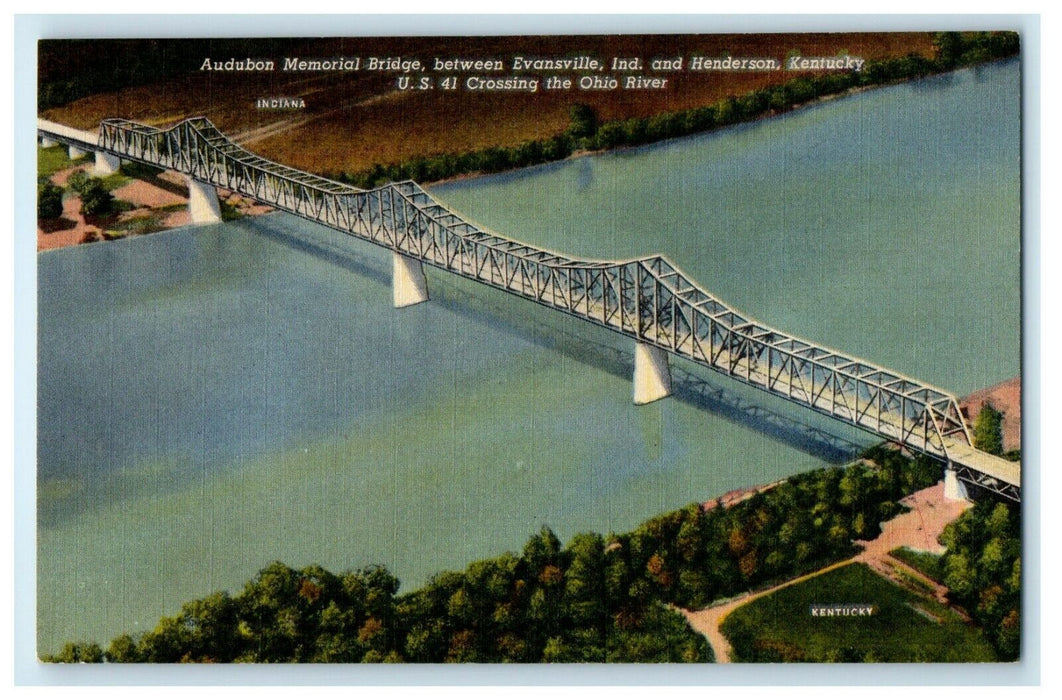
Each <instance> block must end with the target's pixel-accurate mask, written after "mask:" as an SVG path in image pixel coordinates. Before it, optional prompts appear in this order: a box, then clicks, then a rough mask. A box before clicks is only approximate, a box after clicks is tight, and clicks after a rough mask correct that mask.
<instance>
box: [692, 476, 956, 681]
mask: <svg viewBox="0 0 1062 700" xmlns="http://www.w3.org/2000/svg"><path fill="white" fill-rule="evenodd" d="M900 502H901V503H902V504H904V505H905V506H907V507H908V508H910V510H909V511H907V512H906V513H901V514H900V515H898V516H896V517H895V518H893V519H892V520H890V521H888V522H886V523H884V524H883V525H882V528H881V529H882V531H881V534H880V535H878V536H877V537H876V538H874V539H873V540H870V541H869V542H857V544H860V545H862V546H863V548H864V549H863V551H862V552H860V553H859V554H857V555H856V556H854V557H852V558H851V559H845V560H844V561H839V562H837V563H835V564H831V565H829V566H827V567H825V568H822V569H819V570H818V571H813V572H812V573H810V574H806V575H804V576H800V577H798V578H795V579H792V580H790V581H786V582H785V583H782V584H779V585H777V586H774V587H772V588H767V589H764V590H762V591H755V592H749V593H745V594H743V595H740V596H738V597H736V598H731V599H729V600H726V601H722V602H720V603H717V604H715V605H711V606H709V607H707V608H704V609H703V610H697V611H693V610H682V609H680V610H679V611H680V612H681V613H682V614H683V615H685V617H686V619H687V620H688V621H689V623H690V626H691V627H693V629H695V630H697V631H698V632H700V633H701V634H703V635H704V636H705V637H707V639H708V643H709V644H710V645H711V647H712V653H713V654H714V655H715V661H716V663H721V664H725V663H730V652H731V649H730V643H729V642H728V641H727V639H726V637H725V636H724V635H723V633H722V631H720V629H719V627H720V625H722V623H723V620H724V619H726V616H727V615H729V614H730V613H731V612H732V611H734V610H736V609H737V608H739V607H741V606H742V605H745V604H746V603H751V602H752V601H754V600H756V599H757V598H762V597H763V596H766V595H770V594H771V593H774V592H775V591H779V590H781V589H783V588H787V587H789V586H794V585H796V584H798V583H802V582H804V581H807V580H808V579H811V578H815V577H816V576H821V575H822V574H824V573H826V572H828V571H833V570H834V569H839V568H841V567H842V566H848V565H849V564H854V563H861V564H866V565H867V566H869V567H870V568H872V569H873V570H874V571H876V572H878V573H879V574H881V575H882V576H886V577H888V578H891V579H896V578H897V577H898V572H900V571H902V572H904V573H906V574H908V575H911V576H914V577H915V578H917V579H919V580H920V581H923V582H924V583H926V584H927V585H928V586H931V587H932V588H933V592H934V594H935V596H936V598H937V599H938V600H940V601H943V600H944V596H945V594H946V593H947V590H946V589H945V588H944V587H943V586H941V585H940V584H938V583H936V582H935V581H932V580H931V579H928V578H926V577H925V576H923V575H922V574H920V573H919V572H917V571H915V570H914V569H912V568H911V567H909V566H907V565H906V564H904V563H903V562H901V561H899V560H897V559H895V558H893V557H891V556H889V552H890V551H891V550H893V549H896V548H897V547H909V548H911V549H914V550H917V551H923V552H932V553H934V554H940V553H942V552H943V551H944V548H943V547H942V546H941V545H940V543H939V542H938V541H937V540H938V539H939V538H940V535H941V533H942V532H944V527H945V526H946V525H947V524H948V523H950V522H951V521H952V520H954V519H955V518H957V517H959V515H961V514H962V512H963V511H965V510H966V509H967V508H970V507H971V504H970V503H967V502H965V501H957V502H956V501H945V500H944V484H943V482H941V483H939V484H936V485H935V486H930V487H929V488H927V489H923V490H921V491H917V492H915V493H913V494H911V495H910V496H908V497H907V498H905V499H903V500H902V501H900Z"/></svg>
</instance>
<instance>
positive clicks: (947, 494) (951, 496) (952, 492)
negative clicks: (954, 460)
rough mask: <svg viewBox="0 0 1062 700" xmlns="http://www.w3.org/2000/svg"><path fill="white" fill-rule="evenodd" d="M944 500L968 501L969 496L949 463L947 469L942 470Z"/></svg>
mask: <svg viewBox="0 0 1062 700" xmlns="http://www.w3.org/2000/svg"><path fill="white" fill-rule="evenodd" d="M944 500H945V501H968V500H970V495H969V494H968V493H967V492H966V484H964V483H963V482H961V481H959V472H958V471H957V470H956V469H955V468H954V467H953V466H952V465H951V464H950V463H949V464H948V468H947V469H945V470H944Z"/></svg>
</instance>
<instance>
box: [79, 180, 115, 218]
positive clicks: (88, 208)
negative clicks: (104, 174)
mask: <svg viewBox="0 0 1062 700" xmlns="http://www.w3.org/2000/svg"><path fill="white" fill-rule="evenodd" d="M113 210H114V196H113V195H111V193H110V192H108V191H107V188H106V187H104V185H103V182H102V181H101V180H100V179H99V178H91V179H90V180H89V183H88V184H87V185H86V186H85V190H84V193H83V194H82V195H81V213H82V214H84V215H85V216H100V215H103V214H110V213H111V212H112V211H113Z"/></svg>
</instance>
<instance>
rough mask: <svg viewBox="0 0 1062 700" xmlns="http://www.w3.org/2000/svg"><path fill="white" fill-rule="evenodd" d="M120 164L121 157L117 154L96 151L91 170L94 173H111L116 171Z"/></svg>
mask: <svg viewBox="0 0 1062 700" xmlns="http://www.w3.org/2000/svg"><path fill="white" fill-rule="evenodd" d="M121 165H122V159H121V158H119V157H118V156H112V155H111V154H110V153H105V152H103V151H96V166H95V167H94V168H93V169H92V172H93V173H94V174H96V175H111V174H113V173H116V172H118V168H120V167H121Z"/></svg>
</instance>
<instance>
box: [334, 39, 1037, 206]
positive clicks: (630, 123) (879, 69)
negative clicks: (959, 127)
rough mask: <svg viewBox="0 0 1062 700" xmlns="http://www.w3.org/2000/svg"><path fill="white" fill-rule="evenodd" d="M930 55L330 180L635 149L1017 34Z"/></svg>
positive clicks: (905, 76) (428, 177)
mask: <svg viewBox="0 0 1062 700" xmlns="http://www.w3.org/2000/svg"><path fill="white" fill-rule="evenodd" d="M934 45H935V48H936V55H935V56H934V57H933V58H926V57H925V56H922V55H921V54H917V53H911V54H908V55H907V56H901V57H897V58H888V59H881V60H871V61H867V62H866V64H865V65H864V67H863V70H861V71H860V72H858V73H857V72H854V71H850V72H836V73H824V74H821V75H814V76H801V77H798V78H793V79H792V80H789V81H787V82H785V83H781V84H778V85H773V86H769V87H764V88H761V89H759V90H756V91H753V92H750V93H747V94H745V95H742V96H739V97H734V96H730V97H727V98H726V99H724V100H720V101H719V102H716V103H715V104H713V105H706V106H703V107H695V108H692V109H686V110H681V111H676V112H665V113H661V114H655V115H653V116H650V117H643V118H632V119H623V120H616V121H608V122H604V123H600V124H599V123H598V120H597V118H596V115H595V114H594V112H593V109H592V108H591V107H589V106H588V105H584V104H576V105H573V106H572V107H571V108H570V110H569V127H568V129H567V130H566V131H565V132H563V133H561V134H556V135H554V136H551V137H549V138H544V139H534V140H528V141H524V142H523V143H520V144H517V145H515V146H508V147H506V146H491V147H489V148H485V149H479V150H472V151H465V152H463V153H440V154H435V155H427V156H418V157H416V158H411V159H409V160H406V161H402V162H399V163H391V164H388V165H383V164H380V163H376V164H374V165H373V166H372V167H370V168H368V169H366V170H362V171H360V172H356V173H339V174H337V175H333V177H335V179H338V180H340V181H341V182H345V183H348V184H351V185H354V186H355V187H360V188H363V189H371V188H373V187H378V186H380V185H384V184H386V183H389V182H399V181H402V180H415V181H417V182H432V181H437V180H444V179H447V178H451V177H455V176H458V175H467V174H472V173H483V174H489V173H496V172H501V171H503V170H511V169H514V168H524V167H528V166H531V165H539V164H542V163H548V162H552V161H556V160H563V159H565V158H567V157H568V156H570V155H571V154H572V153H575V152H576V151H595V150H607V149H612V148H619V147H624V146H640V145H643V144H647V143H652V142H656V141H662V140H664V139H669V138H675V137H679V136H688V135H690V134H695V133H700V132H704V131H710V130H712V129H717V128H722V127H726V126H731V125H733V124H738V123H741V122H748V121H752V120H755V119H759V118H761V117H765V116H771V115H775V114H781V113H783V112H787V111H789V110H791V109H793V108H794V107H797V106H799V105H802V104H806V103H808V102H811V101H813V100H816V99H818V98H821V97H826V96H829V95H838V94H842V93H845V92H847V91H849V90H852V89H858V88H867V87H875V86H880V85H886V84H889V83H894V82H899V81H904V80H911V79H914V78H922V77H925V76H928V75H932V74H935V73H943V72H946V71H950V70H955V69H957V68H961V67H963V66H968V65H974V64H977V63H983V62H985V61H990V60H995V59H999V58H1005V57H1007V56H1013V55H1016V54H1017V53H1018V51H1019V48H1020V41H1019V37H1018V35H1017V34H1016V33H1015V32H976V33H970V34H960V33H958V32H941V33H938V34H937V35H936V36H935V37H934Z"/></svg>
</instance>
